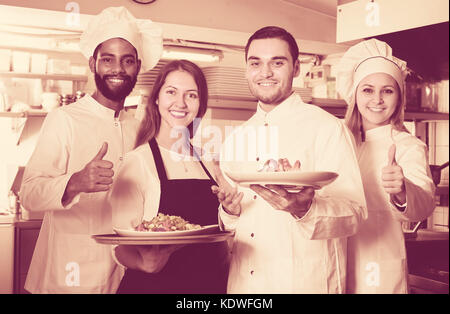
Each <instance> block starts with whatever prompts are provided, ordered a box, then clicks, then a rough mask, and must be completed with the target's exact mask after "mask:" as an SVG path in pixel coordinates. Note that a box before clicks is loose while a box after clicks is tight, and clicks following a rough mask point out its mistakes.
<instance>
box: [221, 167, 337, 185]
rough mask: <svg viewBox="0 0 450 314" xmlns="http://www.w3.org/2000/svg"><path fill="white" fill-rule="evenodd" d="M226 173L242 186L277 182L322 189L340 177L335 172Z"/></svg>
mask: <svg viewBox="0 0 450 314" xmlns="http://www.w3.org/2000/svg"><path fill="white" fill-rule="evenodd" d="M225 173H226V175H227V176H229V177H230V178H231V180H233V181H234V182H236V183H238V184H239V185H241V186H244V187H248V186H249V185H250V184H260V185H267V184H277V185H283V186H284V187H285V188H286V189H290V190H299V189H302V187H306V186H311V187H314V188H315V189H321V188H322V187H324V186H325V185H327V184H330V183H331V182H333V181H334V180H336V178H337V177H338V174H337V173H335V172H326V171H319V172H302V171H286V172H251V173H250V172H229V171H225Z"/></svg>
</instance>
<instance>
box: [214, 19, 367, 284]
mask: <svg viewBox="0 0 450 314" xmlns="http://www.w3.org/2000/svg"><path fill="white" fill-rule="evenodd" d="M298 53H299V52H298V47H297V44H296V42H295V39H294V38H293V37H292V35H291V34H289V33H288V32H286V31H285V30H284V29H281V28H278V27H266V28H263V29H260V30H259V31H257V32H256V33H255V34H253V35H252V37H250V39H249V41H248V43H247V47H246V62H247V70H246V76H247V80H248V84H249V87H250V90H251V92H252V94H253V95H254V96H255V97H256V98H257V99H258V100H259V102H258V107H257V111H256V113H255V115H254V116H253V117H251V118H250V120H248V121H247V122H246V123H244V124H243V125H242V127H241V128H238V129H237V130H236V132H234V133H233V134H231V136H229V137H228V138H227V139H226V141H225V143H224V146H223V149H222V152H221V162H220V166H221V170H222V172H224V173H226V172H227V171H233V172H236V171H238V172H242V171H247V172H251V171H256V170H257V169H258V168H259V167H261V165H262V164H263V163H264V162H265V161H266V160H267V159H268V158H272V159H275V160H279V159H282V158H285V159H287V160H288V161H289V163H292V164H294V163H295V161H300V164H301V166H300V169H301V171H302V172H308V171H331V172H336V173H338V174H339V177H338V178H337V179H336V181H334V182H333V183H331V184H330V185H328V186H326V187H324V188H322V189H321V190H316V191H315V190H314V189H313V188H305V189H304V190H303V191H300V192H298V191H287V190H285V189H284V188H282V187H280V186H270V189H269V188H267V187H264V186H262V185H252V186H251V187H250V188H246V187H241V186H240V187H238V188H237V189H236V188H234V189H233V190H231V192H230V190H228V188H229V187H228V188H227V181H224V178H219V182H218V183H219V185H220V186H219V188H213V191H214V192H215V193H217V194H218V198H219V200H220V201H221V204H222V206H221V209H220V212H219V214H220V219H221V221H222V223H223V224H224V227H225V229H228V230H235V231H236V235H235V239H234V243H233V248H232V261H231V268H230V275H229V281H228V293H343V292H344V291H345V274H346V243H347V242H346V241H347V240H346V237H348V236H350V235H352V234H355V232H356V231H357V229H358V226H359V224H360V222H361V221H362V220H363V219H365V218H366V217H367V211H366V204H365V199H364V191H363V187H362V182H361V176H360V172H359V168H358V162H357V159H356V156H355V153H354V150H353V146H352V138H351V135H350V133H349V131H348V130H347V128H346V127H345V126H344V125H343V123H342V122H341V121H340V120H339V119H337V118H335V117H333V116H332V115H330V114H328V113H327V112H325V111H324V110H322V109H320V108H319V107H317V106H314V105H309V104H305V103H303V101H302V100H301V98H300V96H299V95H297V94H295V93H293V91H292V82H293V78H294V77H296V76H298V75H299V72H300V64H299V60H298ZM249 134H251V136H249ZM255 143H256V146H255ZM252 145H253V146H252ZM248 147H254V148H255V149H248ZM289 167H290V166H289V165H287V166H286V167H285V169H287V168H289ZM295 167H298V163H296V165H295Z"/></svg>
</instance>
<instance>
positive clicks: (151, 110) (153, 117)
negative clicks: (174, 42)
mask: <svg viewBox="0 0 450 314" xmlns="http://www.w3.org/2000/svg"><path fill="white" fill-rule="evenodd" d="M177 70H179V71H186V72H187V73H189V74H191V75H192V77H193V78H194V81H195V83H196V84H197V89H198V97H199V103H200V104H199V108H198V113H197V116H196V118H202V117H203V116H204V115H205V113H206V108H207V105H208V86H207V84H206V78H205V75H204V74H203V72H202V70H201V69H200V68H199V67H198V66H197V65H196V64H195V63H193V62H191V61H188V60H174V61H171V62H169V63H168V64H166V65H165V66H164V67H163V68H162V69H161V70H160V71H159V73H158V76H157V77H156V80H155V84H154V85H153V89H152V93H151V95H150V99H149V101H148V104H147V106H146V107H145V115H144V119H143V120H142V122H141V125H140V127H139V131H138V135H137V138H136V147H138V146H139V145H142V144H144V143H146V142H148V141H149V140H150V139H152V138H153V137H155V136H157V135H158V133H159V128H160V127H161V114H160V113H159V110H158V105H157V104H156V101H157V100H158V96H159V92H160V90H161V87H162V86H163V85H164V83H165V81H166V78H167V76H168V75H169V73H171V72H173V71H177ZM188 130H189V133H190V137H191V138H192V137H193V136H194V134H195V130H194V122H191V124H189V126H188Z"/></svg>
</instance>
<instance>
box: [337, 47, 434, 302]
mask: <svg viewBox="0 0 450 314" xmlns="http://www.w3.org/2000/svg"><path fill="white" fill-rule="evenodd" d="M406 75H407V68H406V63H405V62H404V61H402V60H400V59H398V58H395V57H394V56H393V55H392V49H391V47H390V46H389V45H388V44H386V43H385V42H382V41H379V40H376V39H370V40H367V41H363V42H361V43H358V44H357V45H355V46H353V47H351V48H350V49H349V50H348V51H347V52H346V53H345V54H344V56H343V57H342V59H341V61H340V63H339V65H338V72H337V89H338V92H339V94H340V95H341V96H342V97H343V98H344V99H345V101H346V102H347V104H348V109H347V113H346V116H345V121H346V123H347V125H348V127H349V128H350V130H351V131H352V133H353V135H354V137H355V142H356V150H357V154H358V161H359V165H360V169H361V176H362V180H363V184H364V191H365V196H366V201H367V207H368V213H369V215H368V219H367V220H366V221H365V222H364V223H363V225H362V226H361V227H360V229H359V232H358V233H357V234H356V235H354V236H353V237H351V238H350V239H349V243H348V277H347V278H348V280H347V291H348V292H349V293H408V283H407V278H408V277H407V276H408V270H407V261H406V250H405V243H404V237H403V230H402V222H404V221H407V222H416V221H422V220H424V219H426V218H427V217H428V216H429V215H430V214H431V213H432V212H433V209H434V207H435V205H434V190H435V187H434V184H433V181H432V179H431V175H430V170H429V165H428V151H427V146H426V145H425V144H424V143H423V142H422V141H420V140H419V139H418V138H416V137H415V136H413V135H411V134H410V133H409V132H408V130H407V129H406V127H405V126H404V124H403V117H404V110H405V77H406Z"/></svg>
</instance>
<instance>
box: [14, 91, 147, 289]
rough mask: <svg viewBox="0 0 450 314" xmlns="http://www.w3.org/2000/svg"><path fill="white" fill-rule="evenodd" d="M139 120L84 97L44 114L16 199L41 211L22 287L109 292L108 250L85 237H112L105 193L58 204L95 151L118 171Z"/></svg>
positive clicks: (111, 267) (112, 274) (114, 271)
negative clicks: (104, 150)
mask: <svg viewBox="0 0 450 314" xmlns="http://www.w3.org/2000/svg"><path fill="white" fill-rule="evenodd" d="M137 127H138V121H137V120H136V119H134V117H130V116H129V115H127V114H126V113H125V112H124V111H121V113H120V115H119V117H115V112H114V111H113V110H111V109H109V108H106V107H104V106H102V105H101V104H99V103H98V102H97V101H95V100H94V99H93V98H92V97H91V96H89V95H87V96H85V97H83V98H82V99H80V100H79V101H77V102H76V103H73V104H70V105H68V106H64V107H60V108H58V109H56V110H54V111H52V112H50V113H49V114H48V115H47V117H46V119H45V121H44V124H43V126H42V129H41V134H40V137H39V140H38V142H37V144H36V148H35V150H34V152H33V154H32V156H31V158H30V160H29V162H28V164H27V166H26V168H25V173H24V177H23V182H22V187H21V191H20V200H21V203H22V204H23V206H24V207H25V208H26V209H27V210H29V211H45V215H44V219H43V222H42V227H41V231H40V233H39V238H38V240H37V243H36V248H35V251H34V254H33V258H32V260H31V265H30V268H29V271H28V276H27V280H26V283H25V289H27V290H28V291H30V292H32V293H113V292H115V290H116V289H117V287H118V284H119V283H120V279H121V276H122V275H123V273H122V271H121V270H120V269H119V268H118V267H117V265H116V264H115V263H114V261H113V260H112V258H111V254H110V247H109V246H108V245H102V244H98V243H96V242H95V241H94V240H93V239H92V238H91V235H94V234H105V233H111V232H112V227H111V226H112V222H111V212H110V210H109V209H107V208H106V207H105V206H104V202H105V197H106V192H97V193H80V194H78V195H77V196H76V197H75V198H74V199H73V201H72V202H71V203H70V204H68V205H67V206H63V205H62V204H61V198H62V196H63V194H64V190H65V188H66V186H67V182H68V180H69V179H70V177H71V175H72V174H73V173H75V172H78V171H80V170H81V169H83V168H84V167H85V165H86V164H87V163H88V162H89V161H91V160H92V159H93V158H94V156H95V155H96V154H97V153H98V151H99V150H100V148H101V146H102V144H103V142H107V143H108V151H107V153H106V155H105V157H104V158H103V159H104V160H109V161H111V162H113V164H114V168H113V170H116V169H118V167H119V165H120V163H121V159H122V158H123V156H124V155H125V153H126V152H128V151H130V150H131V149H132V148H133V146H134V141H135V138H136V132H137Z"/></svg>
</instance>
